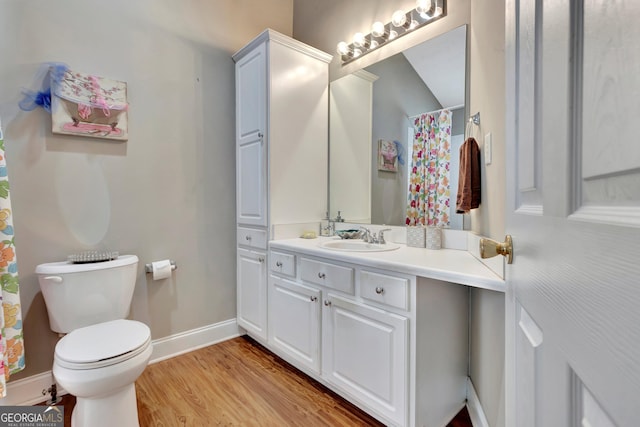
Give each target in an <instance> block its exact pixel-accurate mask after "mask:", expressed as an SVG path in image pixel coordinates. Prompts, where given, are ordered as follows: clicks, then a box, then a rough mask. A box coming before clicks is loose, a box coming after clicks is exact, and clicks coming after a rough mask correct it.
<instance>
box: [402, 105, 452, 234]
mask: <svg viewBox="0 0 640 427" xmlns="http://www.w3.org/2000/svg"><path fill="white" fill-rule="evenodd" d="M413 128H414V138H413V153H412V156H411V165H410V169H409V196H408V205H407V219H406V224H407V225H409V226H412V225H429V226H441V227H448V226H449V206H450V195H451V190H450V188H449V187H450V184H449V168H450V163H451V111H450V110H440V111H436V112H433V113H426V114H421V115H420V116H418V117H416V118H415V120H414V123H413Z"/></svg>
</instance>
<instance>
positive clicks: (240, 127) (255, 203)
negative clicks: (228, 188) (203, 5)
mask: <svg viewBox="0 0 640 427" xmlns="http://www.w3.org/2000/svg"><path fill="white" fill-rule="evenodd" d="M266 76H267V58H266V45H265V44H264V43H262V44H260V45H259V46H257V47H256V48H255V49H254V50H252V51H251V52H250V53H248V54H247V55H246V56H244V57H243V58H241V59H240V60H239V61H238V62H237V63H236V193H237V194H236V215H237V222H238V224H247V225H256V226H265V227H266V226H267V148H266V147H267V141H266V138H267V134H268V133H267V77H266Z"/></svg>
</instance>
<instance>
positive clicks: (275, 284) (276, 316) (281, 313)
mask: <svg viewBox="0 0 640 427" xmlns="http://www.w3.org/2000/svg"><path fill="white" fill-rule="evenodd" d="M320 304H321V302H320V291H319V290H318V289H313V288H309V287H307V286H303V285H300V284H297V283H292V282H290V281H288V280H285V279H282V278H279V277H275V276H271V278H270V279H269V310H268V312H269V313H268V317H269V324H268V325H269V328H268V329H269V344H270V345H272V346H273V347H275V348H276V349H277V350H280V351H282V352H285V353H286V354H288V355H289V356H290V357H292V358H294V359H295V360H296V361H297V362H299V363H300V364H301V365H303V366H306V367H307V368H309V369H311V370H312V371H313V372H315V373H318V374H319V373H320Z"/></svg>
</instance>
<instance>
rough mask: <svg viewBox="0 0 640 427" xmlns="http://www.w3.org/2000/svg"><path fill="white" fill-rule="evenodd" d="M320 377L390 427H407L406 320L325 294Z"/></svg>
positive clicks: (407, 327)
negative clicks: (390, 424)
mask: <svg viewBox="0 0 640 427" xmlns="http://www.w3.org/2000/svg"><path fill="white" fill-rule="evenodd" d="M323 305H324V311H323V339H322V349H323V353H322V355H323V358H322V374H323V376H324V378H325V379H326V380H327V381H329V382H330V383H331V384H333V385H335V386H336V387H338V388H339V389H340V390H342V391H345V392H347V393H349V395H351V396H354V397H356V398H357V399H358V400H359V401H361V402H363V403H364V404H365V405H366V406H367V407H369V408H371V409H374V410H375V411H376V412H378V413H379V414H381V415H384V417H385V418H386V419H388V420H393V421H394V425H402V426H403V425H407V424H406V420H407V410H408V407H407V402H408V399H407V395H408V391H409V387H408V384H409V369H408V368H409V360H408V351H409V345H408V344H409V336H408V332H409V319H408V318H407V317H406V316H401V315H397V314H394V313H390V312H387V311H385V310H381V309H378V308H375V307H371V306H368V305H366V304H363V303H361V302H357V301H355V300H351V299H347V298H344V297H340V296H338V295H335V294H332V293H331V292H329V293H328V294H327V296H326V297H325V299H324V301H323Z"/></svg>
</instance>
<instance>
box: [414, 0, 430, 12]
mask: <svg viewBox="0 0 640 427" xmlns="http://www.w3.org/2000/svg"><path fill="white" fill-rule="evenodd" d="M429 9H431V0H416V12H418V13H419V14H420V15H426V14H427V12H429Z"/></svg>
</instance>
